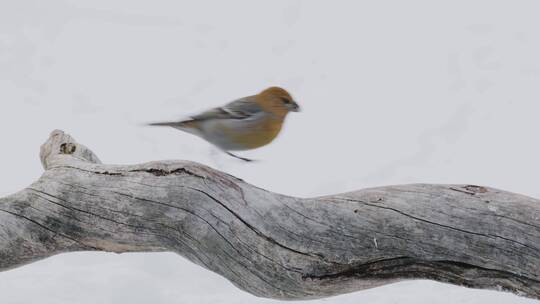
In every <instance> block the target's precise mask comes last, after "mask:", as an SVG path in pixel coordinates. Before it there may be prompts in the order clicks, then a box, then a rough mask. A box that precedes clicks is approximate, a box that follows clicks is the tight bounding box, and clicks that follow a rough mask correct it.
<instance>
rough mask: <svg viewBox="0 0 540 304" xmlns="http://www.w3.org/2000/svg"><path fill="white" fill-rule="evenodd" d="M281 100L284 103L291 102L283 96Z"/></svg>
mask: <svg viewBox="0 0 540 304" xmlns="http://www.w3.org/2000/svg"><path fill="white" fill-rule="evenodd" d="M281 100H282V101H283V103H284V104H289V103H291V101H290V100H289V99H288V98H285V97H281Z"/></svg>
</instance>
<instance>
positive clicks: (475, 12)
mask: <svg viewBox="0 0 540 304" xmlns="http://www.w3.org/2000/svg"><path fill="white" fill-rule="evenodd" d="M539 11H540V2H538V1H521V0H516V1H495V0H486V1H476V0H467V1H462V0H456V1H444V2H443V1H433V0H430V1H428V0H426V1H418V0H411V1H401V0H387V1H358V0H356V1H353V0H351V1H313V0H309V1H296V0H287V1H284V0H282V1H253V0H249V1H248V0H246V1H238V0H234V1H217V0H216V1H208V0H206V1H173V0H171V1H164V0H157V1H133V0H93V1H74V0H73V1H69V0H48V1H39V0H34V1H31V0H17V1H15V0H12V1H9V0H7V1H1V2H0V104H1V108H0V130H1V131H0V134H1V138H2V147H3V149H2V152H1V157H0V167H1V168H2V171H1V172H0V179H1V181H2V187H1V188H0V195H2V196H3V195H7V194H9V193H13V192H16V191H18V190H20V189H22V188H24V187H26V186H28V185H29V184H30V183H31V182H32V181H34V180H35V179H37V178H38V177H39V175H40V174H41V173H42V172H43V170H42V168H41V165H40V162H39V158H38V153H39V145H40V144H41V143H43V142H44V141H45V140H46V139H47V137H48V135H49V133H50V132H51V131H52V130H53V129H63V130H64V131H66V132H68V133H70V134H71V135H73V136H74V137H75V138H76V139H77V140H78V141H79V142H81V143H83V144H85V145H86V146H88V147H90V148H91V149H92V150H93V151H94V152H95V153H96V154H97V155H98V156H99V157H100V159H101V160H102V161H103V162H105V163H114V164H130V163H140V162H147V161H151V160H160V159H187V160H193V161H198V162H201V163H204V164H207V165H209V166H212V167H214V168H217V169H219V170H223V171H226V172H228V173H230V174H233V175H236V176H238V177H240V178H242V179H244V180H246V181H248V182H250V183H253V184H255V185H257V186H260V187H263V188H266V189H269V190H272V191H276V192H280V193H284V194H289V195H296V196H302V197H309V196H318V195H327V194H335V193H340V192H345V191H350V190H355V189H361V188H365V187H372V186H382V185H391V184H406V183H415V182H426V183H471V184H480V185H487V186H492V187H496V188H500V189H504V190H508V191H513V192H518V193H522V194H525V195H529V196H533V197H540V188H538V184H537V182H538V172H540V162H539V161H538V155H540V141H539V140H538V139H537V138H536V136H537V133H538V132H537V131H538V130H539V129H540V120H539V119H538V113H539V110H540V103H539V102H540V56H539V55H538V54H540V19H539V18H538V12H539ZM272 85H280V86H283V87H285V88H287V89H288V90H289V91H290V92H291V93H292V95H293V96H294V97H295V99H296V100H297V101H298V103H299V104H300V105H301V106H302V108H303V111H302V112H301V113H292V114H291V115H290V116H289V117H288V119H287V122H286V125H285V128H284V130H283V132H282V134H280V136H279V138H278V139H277V140H276V141H275V142H274V143H272V144H271V145H269V146H267V147H265V148H261V149H258V150H254V151H249V152H245V153H239V154H241V155H242V156H246V157H250V158H255V159H258V160H260V161H259V162H255V163H243V162H240V161H238V160H235V159H232V158H230V157H229V156H227V155H224V154H222V153H220V152H219V151H216V149H214V148H212V147H211V146H210V145H209V144H207V143H206V142H204V141H203V140H201V139H198V138H196V137H194V136H191V135H189V134H184V133H181V132H179V131H175V130H173V129H157V128H145V127H142V126H141V123H144V122H148V121H155V120H162V119H163V120H168V119H179V118H183V117H185V116H188V115H190V114H193V113H196V112H197V111H200V110H205V109H208V108H210V107H214V106H219V105H221V104H224V103H226V102H229V101H231V100H233V99H235V98H238V97H242V96H246V95H252V94H255V93H257V92H259V91H260V90H262V89H264V88H266V87H268V86H272ZM38 300H39V303H41V304H48V303H51V304H52V303H54V304H58V303H60V304H63V303H66V304H67V303H70V304H71V303H123V302H128V301H129V303H131V304H138V303H150V302H151V303H160V304H161V303H225V304H228V303H250V304H257V303H273V304H278V303H282V302H280V301H273V300H267V299H259V298H255V297H253V296H251V295H249V294H246V293H244V292H243V291H240V290H238V289H236V288H235V287H233V286H232V284H230V283H229V282H228V281H227V280H225V279H223V278H221V277H219V276H217V275H215V274H213V273H210V272H209V271H207V270H205V269H202V268H200V267H198V266H196V265H194V264H192V263H190V262H188V261H187V260H185V259H184V258H182V257H180V256H178V255H175V254H172V253H160V254H156V253H153V254H121V255H116V254H106V253H71V254H64V255H60V256H55V257H53V258H49V259H46V260H43V261H40V262H37V263H34V264H30V265H27V266H24V267H21V268H17V269H14V270H10V271H7V272H2V273H0V302H1V303H8V304H11V303H35V302H37V301H38ZM534 302H535V301H533V300H530V299H525V298H519V297H517V296H514V295H511V294H507V293H498V292H493V291H479V290H471V289H466V288H461V287H456V286H451V285H446V284H440V283H435V282H429V281H408V282H402V283H397V284H393V285H388V286H384V287H380V288H375V289H371V290H367V291H361V292H356V293H352V294H348V295H343V296H339V297H334V298H328V299H323V300H315V301H310V302H309V303H313V304H316V303H328V304H332V303H335V304H338V303H339V304H347V303H370V304H383V303H384V304H389V303H399V304H408V303H415V304H423V303H426V304H427V303H429V304H450V303H451V304H454V303H490V304H491V303H494V304H518V303H519V304H521V303H534ZM301 303H303V302H301Z"/></svg>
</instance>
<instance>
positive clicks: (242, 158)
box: [225, 151, 255, 162]
mask: <svg viewBox="0 0 540 304" xmlns="http://www.w3.org/2000/svg"><path fill="white" fill-rule="evenodd" d="M225 153H227V154H229V155H230V156H232V157H234V158H238V159H241V160H243V161H245V162H252V161H255V160H254V159H249V158H245V157H241V156H238V155H234V154H232V153H231V152H228V151H225Z"/></svg>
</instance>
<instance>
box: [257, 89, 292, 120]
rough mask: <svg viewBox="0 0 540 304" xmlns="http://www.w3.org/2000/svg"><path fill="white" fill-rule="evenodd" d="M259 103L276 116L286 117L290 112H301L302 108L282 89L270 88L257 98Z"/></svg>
mask: <svg viewBox="0 0 540 304" xmlns="http://www.w3.org/2000/svg"><path fill="white" fill-rule="evenodd" d="M257 97H258V98H257V99H258V101H259V103H260V104H261V105H262V106H263V107H264V108H266V109H268V110H269V111H271V112H274V113H276V114H282V115H286V114H287V113H289V112H299V111H300V106H299V105H298V104H297V103H296V102H295V101H294V99H293V98H292V96H291V94H289V92H287V91H286V90H285V89H283V88H280V87H270V88H268V89H266V90H264V91H262V92H261V93H259V94H258V96H257Z"/></svg>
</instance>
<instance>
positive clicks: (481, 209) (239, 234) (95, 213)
mask: <svg viewBox="0 0 540 304" xmlns="http://www.w3.org/2000/svg"><path fill="white" fill-rule="evenodd" d="M40 156H41V161H42V164H43V166H44V168H45V173H44V174H43V175H42V176H41V178H40V179H39V180H38V181H36V182H35V183H33V184H32V185H30V186H29V187H28V188H26V189H24V190H22V191H20V192H18V193H16V194H14V195H11V196H8V197H4V198H0V270H7V269H11V268H13V267H17V266H21V265H24V264H26V263H31V262H34V261H36V260H39V259H42V258H46V257H49V256H51V255H54V254H58V253H61V252H71V251H81V250H88V251H109V252H118V253H122V252H141V251H145V252H149V251H172V252H176V253H178V254H180V255H182V256H184V257H185V258H187V259H189V260H190V261H192V262H194V263H196V264H198V265H200V266H202V267H205V268H207V269H209V270H211V271H214V272H216V273H218V274H220V275H222V276H224V277H225V278H227V279H229V280H230V281H231V282H233V283H234V284H235V285H236V286H238V287H239V288H241V289H243V290H245V291H247V292H250V293H252V294H254V295H257V296H261V297H268V298H276V299H312V298H321V297H327V296H332V295H337V294H342V293H346V292H352V291H356V290H362V289H366V288H372V287H376V286H380V285H384V284H389V283H393V282H397V281H400V280H406V279H432V280H436V281H441V282H447V283H452V284H456V285H461V286H467V287H472V288H486V289H496V290H505V291H510V292H514V293H517V294H519V295H522V296H527V297H531V298H536V299H540V267H539V265H540V263H539V262H540V251H539V248H540V245H539V244H540V221H539V219H540V201H539V200H537V199H534V198H530V197H526V196H522V195H519V194H514V193H509V192H505V191H501V190H497V189H493V188H489V187H480V186H474V185H429V184H414V185H401V186H386V187H380V188H371V189H364V190H360V191H355V192H350V193H345V194H340V195H332V196H326V197H318V198H295V197H290V196H285V195H281V194H276V193H272V192H268V191H266V190H263V189H260V188H257V187H254V186H252V185H250V184H248V183H246V182H244V181H242V180H240V179H238V178H236V177H233V176H230V175H228V174H225V173H222V172H219V171H216V170H213V169H211V168H208V167H206V166H203V165H201V164H197V163H193V162H187V161H162V162H151V163H146V164H141V165H132V166H116V165H104V164H102V163H101V162H100V160H99V159H98V157H97V156H96V155H95V154H94V153H93V152H92V151H91V150H89V149H88V148H86V147H85V146H83V145H81V144H78V143H77V142H75V140H74V139H73V138H72V137H70V136H69V135H67V134H65V133H63V132H62V131H54V132H53V133H52V134H51V136H50V138H49V139H48V141H47V142H46V143H45V144H44V145H43V146H42V148H41V153H40Z"/></svg>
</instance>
